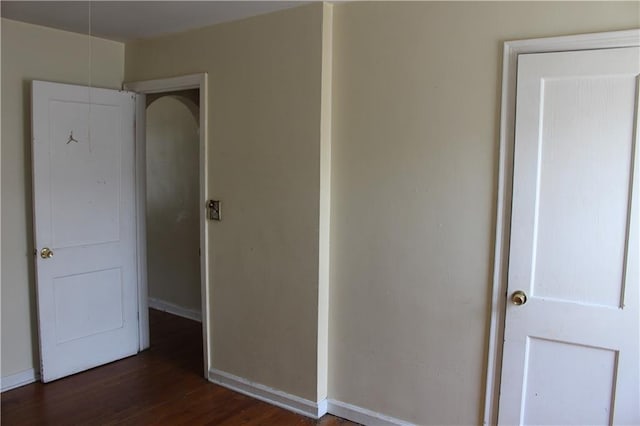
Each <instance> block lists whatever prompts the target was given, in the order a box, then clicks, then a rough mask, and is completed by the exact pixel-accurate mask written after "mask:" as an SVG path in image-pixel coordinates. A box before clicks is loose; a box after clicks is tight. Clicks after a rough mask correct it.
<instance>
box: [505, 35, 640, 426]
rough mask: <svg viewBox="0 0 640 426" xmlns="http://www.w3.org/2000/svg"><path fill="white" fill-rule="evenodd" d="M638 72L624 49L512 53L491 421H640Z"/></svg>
mask: <svg viewBox="0 0 640 426" xmlns="http://www.w3.org/2000/svg"><path fill="white" fill-rule="evenodd" d="M639 74H640V49H639V48H635V47H634V48H623V49H608V50H591V51H578V52H556V53H542V54H527V55H520V56H519V57H518V80H517V100H516V105H517V106H516V111H517V112H516V135H515V137H516V139H515V151H514V176H513V179H514V181H513V204H512V218H511V241H510V254H509V274H508V280H509V281H508V292H507V298H508V300H507V308H506V310H507V311H506V323H505V335H504V351H503V365H502V379H501V388H500V405H499V414H498V416H499V423H500V424H528V425H542V424H554V425H595V424H598V425H599V424H605V425H606V424H636V425H637V424H640V374H639V371H638V367H639V365H640V352H639V349H638V348H639V343H638V342H639V340H640V327H639V325H640V315H639V309H638V304H639V303H638V302H639V299H640V296H639V292H638V282H639V274H638V261H639V256H640V250H639V245H640V240H639V238H638V226H639V225H640V223H639V221H640V210H639V208H638V207H639V206H638V196H639V195H640V194H639V189H640V188H639V184H640V182H639V174H640V173H639V171H638V167H639V164H640V160H639V158H638V147H637V139H636V138H637V131H638V115H637V114H638V91H639V84H638V75H639ZM518 291H522V292H523V293H524V294H525V296H526V302H525V303H524V304H520V303H522V302H523V301H524V299H523V298H521V297H520V296H518V294H517V293H516V292H518Z"/></svg>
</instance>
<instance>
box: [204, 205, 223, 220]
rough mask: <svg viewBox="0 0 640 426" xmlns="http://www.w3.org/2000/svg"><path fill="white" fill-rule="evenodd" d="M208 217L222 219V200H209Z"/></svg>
mask: <svg viewBox="0 0 640 426" xmlns="http://www.w3.org/2000/svg"><path fill="white" fill-rule="evenodd" d="M207 219H209V220H218V221H219V220H220V200H209V201H207Z"/></svg>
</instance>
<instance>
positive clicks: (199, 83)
mask: <svg viewBox="0 0 640 426" xmlns="http://www.w3.org/2000/svg"><path fill="white" fill-rule="evenodd" d="M123 88H124V89H125V90H129V91H132V92H136V93H139V94H143V95H147V94H152V93H163V92H174V91H178V90H188V89H199V98H200V105H199V107H200V117H199V120H200V123H199V126H200V141H199V145H200V152H199V163H200V164H199V176H200V177H199V186H200V191H199V198H200V202H202V205H201V208H200V218H199V223H200V294H201V296H200V297H201V306H202V307H201V309H202V343H203V344H202V348H203V357H204V372H203V375H204V377H205V378H208V376H209V370H210V365H209V354H210V353H211V347H210V343H211V336H210V327H209V307H210V303H209V294H210V282H209V265H208V258H209V243H208V239H207V234H208V232H207V229H208V222H207V220H206V211H205V204H204V203H205V200H207V194H208V187H207V186H208V185H207V182H208V170H207V164H208V162H207V140H208V123H207V118H208V93H207V73H198V74H189V75H183V76H179V77H170V78H162V79H155V80H144V81H135V82H129V83H124V84H123ZM145 119H146V101H145V96H139V97H138V98H137V99H136V136H135V145H136V154H135V155H136V210H137V212H138V214H137V219H136V225H137V245H138V310H139V312H138V315H139V330H140V350H141V351H142V350H144V349H147V348H148V347H149V344H150V343H149V300H148V298H149V294H148V284H147V247H146V242H147V235H146V234H147V231H146V229H147V228H146V215H145V211H146V204H147V201H146V192H147V182H146V168H147V166H146V125H145V124H146V121H145Z"/></svg>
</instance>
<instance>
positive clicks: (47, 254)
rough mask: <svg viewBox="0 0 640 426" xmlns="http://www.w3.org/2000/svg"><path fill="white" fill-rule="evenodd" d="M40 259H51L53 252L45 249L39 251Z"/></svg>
mask: <svg viewBox="0 0 640 426" xmlns="http://www.w3.org/2000/svg"><path fill="white" fill-rule="evenodd" d="M40 257H41V258H43V259H51V258H52V257H53V251H52V250H51V249H50V248H48V247H45V248H43V249H42V250H40Z"/></svg>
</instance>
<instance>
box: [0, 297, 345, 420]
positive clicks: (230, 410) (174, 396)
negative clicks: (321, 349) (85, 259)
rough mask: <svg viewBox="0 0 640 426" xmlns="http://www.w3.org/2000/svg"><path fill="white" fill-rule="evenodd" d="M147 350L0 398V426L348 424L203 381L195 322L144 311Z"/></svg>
mask: <svg viewBox="0 0 640 426" xmlns="http://www.w3.org/2000/svg"><path fill="white" fill-rule="evenodd" d="M149 324H150V334H151V348H150V349H149V350H147V351H144V352H142V353H140V354H138V355H136V356H132V357H129V358H126V359H123V360H120V361H117V362H113V363H111V364H107V365H104V366H102V367H98V368H94V369H92V370H89V371H85V372H83V373H79V374H75V375H73V376H70V377H66V378H64V379H60V380H57V381H55V382H52V383H48V384H42V383H33V384H31V385H27V386H23V387H20V388H17V389H14V390H11V391H8V392H4V393H2V394H1V395H0V406H1V409H0V414H1V421H2V424H3V425H9V426H10V425H163V426H165V425H222V426H236V425H247V426H257V425H261V426H269V425H292V426H297V425H299V426H309V425H322V426H338V425H342V426H350V425H355V423H352V422H349V421H347V420H344V419H340V418H337V417H334V416H331V415H326V416H324V417H323V418H322V419H320V420H312V419H309V418H306V417H304V416H301V415H298V414H295V413H292V412H290V411H287V410H284V409H282V408H279V407H276V406H273V405H270V404H267V403H265V402H262V401H259V400H256V399H254V398H250V397H248V396H246V395H242V394H240V393H237V392H234V391H231V390H229V389H226V388H223V387H221V386H218V385H215V384H213V383H210V382H208V381H207V380H205V378H204V377H203V376H204V369H203V360H202V327H201V324H200V323H198V322H195V321H191V320H188V319H185V318H180V317H176V316H174V315H170V314H167V313H164V312H160V311H156V310H154V309H150V310H149Z"/></svg>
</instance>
